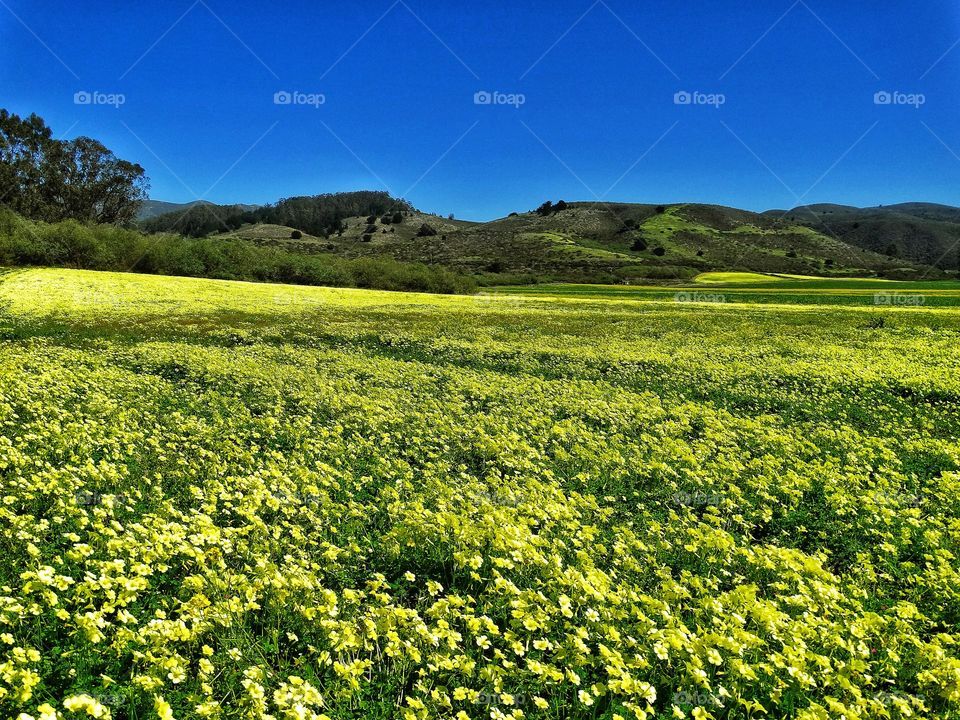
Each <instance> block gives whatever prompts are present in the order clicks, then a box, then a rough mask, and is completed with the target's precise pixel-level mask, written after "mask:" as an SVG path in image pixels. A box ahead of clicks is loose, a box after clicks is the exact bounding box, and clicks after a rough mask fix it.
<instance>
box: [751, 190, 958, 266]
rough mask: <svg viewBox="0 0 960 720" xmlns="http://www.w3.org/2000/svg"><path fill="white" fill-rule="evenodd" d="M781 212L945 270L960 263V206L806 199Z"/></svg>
mask: <svg viewBox="0 0 960 720" xmlns="http://www.w3.org/2000/svg"><path fill="white" fill-rule="evenodd" d="M768 217H776V218H780V219H783V220H786V221H789V222H793V223H798V224H802V225H804V226H806V227H809V228H814V229H816V230H817V231H819V232H821V233H823V234H826V235H829V236H830V237H833V238H835V239H837V240H842V241H843V242H845V243H848V244H850V245H853V246H856V247H859V248H862V249H864V250H868V251H872V252H876V253H881V254H883V255H886V256H888V257H891V258H902V259H904V260H908V261H910V262H913V263H920V264H924V265H933V266H935V267H937V268H939V269H940V270H942V271H956V270H958V269H960V252H958V248H960V208H955V207H950V206H948V205H935V204H931V203H903V204H900V205H887V206H881V207H870V208H856V207H850V206H846V205H806V206H802V207H798V208H794V209H793V210H789V211H774V212H771V213H769V214H768Z"/></svg>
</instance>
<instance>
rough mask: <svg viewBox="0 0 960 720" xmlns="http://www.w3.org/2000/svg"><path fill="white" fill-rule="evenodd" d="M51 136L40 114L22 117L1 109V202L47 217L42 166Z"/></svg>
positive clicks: (39, 216) (24, 212)
mask: <svg viewBox="0 0 960 720" xmlns="http://www.w3.org/2000/svg"><path fill="white" fill-rule="evenodd" d="M52 136H53V133H52V131H51V130H50V128H48V127H47V126H46V124H45V123H44V122H43V120H42V119H41V118H40V117H39V116H38V115H35V114H34V115H31V116H30V117H28V118H26V119H21V118H20V117H19V116H17V115H13V114H12V113H9V112H7V111H6V110H4V109H0V202H2V203H4V204H6V205H7V206H9V207H10V208H11V209H12V210H14V211H16V212H18V213H20V214H21V215H24V216H26V217H29V218H34V219H41V220H42V219H46V218H45V214H46V213H45V203H44V201H43V198H42V193H43V189H44V184H43V168H44V167H45V166H46V165H47V155H48V154H49V153H50V151H51V149H52V147H53V145H54V143H55V142H56V141H55V140H53V138H52Z"/></svg>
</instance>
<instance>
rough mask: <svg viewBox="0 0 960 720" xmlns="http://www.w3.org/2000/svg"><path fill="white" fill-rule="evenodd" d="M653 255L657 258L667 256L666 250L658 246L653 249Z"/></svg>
mask: <svg viewBox="0 0 960 720" xmlns="http://www.w3.org/2000/svg"><path fill="white" fill-rule="evenodd" d="M653 254H654V255H656V256H657V257H663V256H664V255H666V254H667V250H666V248H664V247H662V246H659V245H658V246H657V247H655V248H654V249H653Z"/></svg>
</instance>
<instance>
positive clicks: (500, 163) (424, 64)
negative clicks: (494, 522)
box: [0, 0, 960, 220]
mask: <svg viewBox="0 0 960 720" xmlns="http://www.w3.org/2000/svg"><path fill="white" fill-rule="evenodd" d="M460 5H461V4H460V3H450V2H435V1H434V0H397V2H394V0H368V1H367V2H336V3H332V2H316V0H314V1H312V2H299V1H293V2H283V3H275V4H268V3H262V2H247V1H246V0H231V1H230V2H227V1H226V0H197V1H196V2H194V0H182V1H181V0H177V1H172V0H171V1H168V2H160V3H129V2H120V1H119V0H106V1H104V2H98V3H76V2H51V1H49V0H0V107H6V108H8V109H10V110H12V111H14V112H17V113H19V114H29V113H30V112H37V113H38V114H40V115H41V116H42V117H44V118H45V119H46V120H47V122H48V123H49V124H50V125H51V126H52V127H53V129H54V131H55V133H57V134H64V135H65V136H66V137H74V136H77V135H89V136H91V137H95V138H97V139H100V140H101V141H103V142H104V143H105V144H106V145H107V146H108V147H110V148H111V149H112V150H114V151H115V152H116V153H117V154H118V155H120V156H121V157H124V158H127V159H131V160H135V161H137V162H139V163H141V164H142V165H143V166H144V167H145V168H146V169H147V173H148V175H149V176H150V179H151V185H152V189H151V196H152V197H154V198H157V199H164V200H172V201H180V202H183V201H188V200H193V199H196V198H198V197H203V198H206V199H209V200H212V201H214V202H251V203H266V202H272V201H275V200H276V199H278V198H280V197H285V196H293V195H305V194H316V193H321V192H336V191H341V190H353V189H388V190H390V191H391V192H393V193H394V194H395V195H402V196H404V197H407V198H408V199H409V200H410V201H411V202H413V203H414V205H416V206H417V207H419V208H421V209H424V210H427V211H431V212H438V213H443V214H446V213H450V212H453V213H455V214H456V215H457V216H458V217H463V218H467V219H476V220H486V219H491V218H494V217H499V216H503V215H505V214H507V213H509V212H511V211H514V210H518V211H520V210H527V209H530V208H532V207H535V206H536V205H538V204H540V202H542V201H543V200H545V199H547V198H551V199H554V200H557V199H561V198H563V199H566V200H568V201H570V200H595V199H597V198H603V199H605V200H616V201H629V202H658V203H660V202H675V201H692V202H711V203H718V204H724V205H733V206H737V207H743V208H748V209H753V210H764V209H770V208H783V207H791V206H794V205H796V204H800V203H809V202H838V203H848V204H854V205H874V204H890V203H894V202H900V201H907V200H925V201H931V202H942V203H947V204H956V205H960V191H958V188H960V92H958V90H960V88H958V84H960V7H958V5H957V3H956V2H948V1H947V0H924V1H923V2H919V3H918V2H916V0H911V1H909V2H908V1H906V0H885V2H883V3H877V2H871V1H870V0H859V1H857V2H853V1H850V0H832V1H830V2H828V1H827V0H799V1H797V2H793V0H783V1H780V0H777V1H773V0H761V1H759V2H757V1H756V0H754V1H753V2H745V1H744V2H732V1H726V2H724V1H721V0H705V1H703V2H696V3H693V2H683V3H678V2H676V1H675V0H671V1H667V0H664V1H659V0H657V1H655V2H654V1H647V2H635V1H633V2H628V1H627V0H597V2H593V0H579V1H572V0H570V1H568V0H556V1H554V2H540V1H539V0H536V1H534V2H525V3H517V2H506V1H503V2H500V1H496V2H488V3H473V4H470V6H465V7H460ZM283 92H286V93H290V94H291V95H290V96H283V95H281V96H280V97H279V99H280V100H281V101H282V100H284V99H286V98H287V97H293V93H299V95H296V96H295V99H293V100H292V101H291V102H290V103H288V104H283V103H282V102H281V103H279V104H278V103H277V102H275V99H276V94H277V93H283ZM481 92H487V93H491V94H492V93H500V94H499V95H496V96H480V98H479V99H480V100H481V102H480V103H479V104H478V102H477V98H476V94H477V93H481ZM77 93H89V95H86V96H84V95H80V96H77ZM93 93H99V95H93ZM678 93H687V94H686V95H683V94H681V95H679V96H678ZM877 93H888V94H887V95H881V96H879V100H880V102H879V104H878V102H877V99H876V94H877ZM111 96H114V97H111ZM116 96H122V100H123V102H122V104H118V101H119V100H120V99H121V98H119V97H116ZM321 96H322V98H321ZM78 97H79V99H80V100H81V102H80V103H78V102H77V98H78ZM490 97H493V101H492V102H489V103H485V102H483V101H484V100H487V99H490ZM321 99H322V101H323V102H322V103H321V102H320V100H321ZM83 100H90V102H88V103H83V102H82V101H83ZM678 100H679V101H680V102H679V104H678ZM685 100H689V102H688V103H684V101H685ZM110 103H113V104H110Z"/></svg>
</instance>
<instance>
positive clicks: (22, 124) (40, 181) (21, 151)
mask: <svg viewBox="0 0 960 720" xmlns="http://www.w3.org/2000/svg"><path fill="white" fill-rule="evenodd" d="M0 187H3V188H4V192H6V195H5V196H3V197H0V202H4V203H6V204H7V205H9V206H10V207H11V208H12V209H13V210H15V211H16V212H18V213H20V214H21V215H24V216H26V217H28V218H31V219H37V220H46V221H50V222H55V221H59V220H65V219H74V220H80V221H81V222H95V223H110V224H118V225H123V224H128V223H130V222H132V221H133V220H134V219H135V217H136V214H137V210H138V209H139V207H140V204H141V203H142V202H143V201H144V200H146V198H147V188H148V182H147V179H146V175H145V174H144V170H143V168H142V167H141V166H139V165H137V164H135V163H131V162H128V161H126V160H121V159H120V158H118V157H117V156H116V155H114V154H113V153H112V152H110V150H108V149H107V148H106V147H104V146H103V145H102V144H101V143H99V142H97V141H96V140H93V139H91V138H87V137H80V138H77V139H75V140H68V141H60V140H54V139H53V137H52V132H51V130H50V128H48V127H47V126H46V124H45V123H44V122H43V120H42V119H41V118H40V117H39V116H37V115H31V116H30V117H29V118H27V119H26V120H23V119H21V118H20V117H18V116H17V115H13V114H12V113H9V112H7V111H6V110H0Z"/></svg>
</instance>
